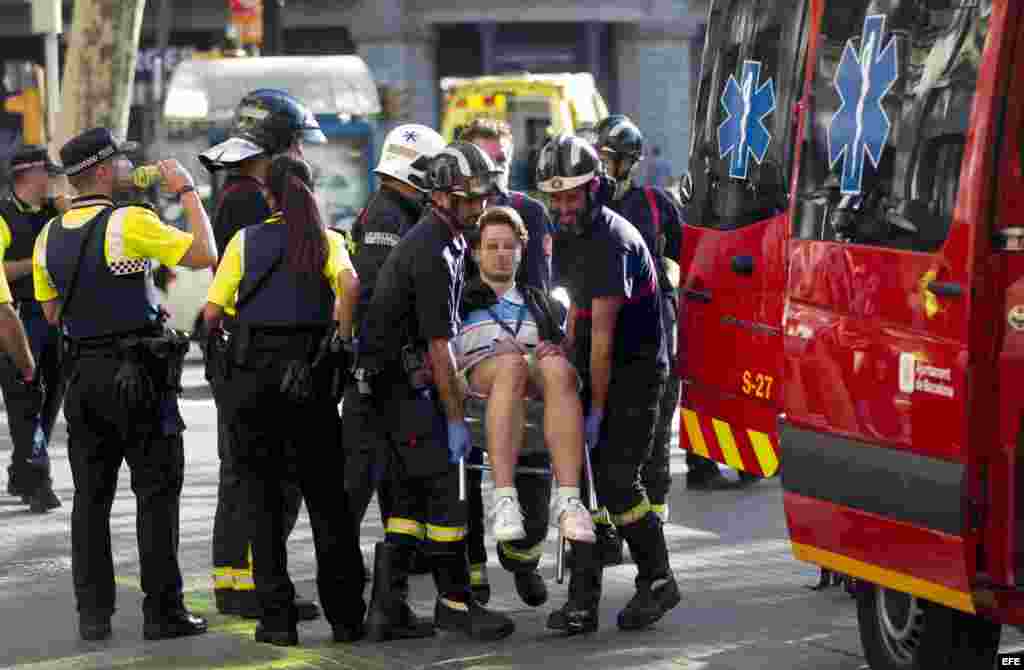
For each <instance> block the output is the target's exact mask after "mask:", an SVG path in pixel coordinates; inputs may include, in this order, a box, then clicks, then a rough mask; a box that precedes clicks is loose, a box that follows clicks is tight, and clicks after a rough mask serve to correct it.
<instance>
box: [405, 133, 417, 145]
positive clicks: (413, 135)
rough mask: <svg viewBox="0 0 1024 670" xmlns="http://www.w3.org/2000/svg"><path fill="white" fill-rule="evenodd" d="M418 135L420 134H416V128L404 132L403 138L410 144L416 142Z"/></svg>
mask: <svg viewBox="0 0 1024 670" xmlns="http://www.w3.org/2000/svg"><path fill="white" fill-rule="evenodd" d="M417 137H419V135H417V134H416V131H415V130H407V131H405V132H404V133H402V139H403V140H405V141H406V142H408V143H410V144H412V143H413V142H415V141H416V138H417Z"/></svg>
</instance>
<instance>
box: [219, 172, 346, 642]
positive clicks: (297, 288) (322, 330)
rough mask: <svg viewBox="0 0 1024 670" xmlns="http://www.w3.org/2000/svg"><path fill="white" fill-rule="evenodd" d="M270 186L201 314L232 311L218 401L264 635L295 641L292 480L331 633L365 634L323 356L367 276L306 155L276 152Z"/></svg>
mask: <svg viewBox="0 0 1024 670" xmlns="http://www.w3.org/2000/svg"><path fill="white" fill-rule="evenodd" d="M266 187H267V189H266V190H267V196H268V197H267V200H268V202H269V204H270V209H271V211H272V212H274V213H273V214H272V215H271V216H270V217H269V218H268V219H267V220H266V221H264V222H263V223H260V224H257V225H254V226H249V227H247V228H243V229H242V230H241V231H239V232H238V233H237V234H236V235H235V236H234V237H233V238H232V239H231V241H230V242H229V243H228V247H227V249H226V250H225V253H224V256H223V260H222V262H221V264H220V266H219V267H218V268H217V274H216V277H215V278H214V281H213V285H212V286H211V287H210V292H209V295H208V297H207V304H206V308H205V310H204V314H203V316H204V319H205V320H206V324H207V327H209V328H212V329H215V328H217V327H219V326H220V322H221V320H222V319H223V317H224V315H225V314H233V315H234V316H235V324H236V325H235V332H234V333H233V334H232V338H233V342H232V343H231V346H230V356H229V358H230V362H229V364H228V367H229V368H230V369H229V370H228V371H227V373H226V374H225V375H224V377H225V378H224V380H223V381H222V382H221V383H220V384H219V387H220V393H219V394H218V403H219V405H220V408H221V410H222V411H223V412H224V413H225V415H226V416H227V418H228V425H229V430H230V432H231V437H232V440H231V442H232V444H233V448H234V450H235V452H236V453H235V454H234V457H235V461H236V464H237V472H238V475H239V477H240V479H241V480H242V488H243V490H244V491H245V496H244V499H245V501H246V502H245V505H246V510H245V511H246V519H247V521H248V524H249V526H250V533H251V535H250V537H251V538H252V552H253V577H254V580H255V583H256V593H257V595H258V597H259V601H260V606H261V609H262V613H261V616H260V622H259V625H258V626H257V627H256V640H257V641H260V642H268V643H271V644H276V645H294V644H297V643H298V630H297V626H296V623H297V612H296V609H295V605H294V598H295V588H294V586H293V585H292V582H291V579H290V578H289V577H288V568H287V557H288V552H287V548H286V546H285V532H284V531H285V528H284V520H283V514H282V504H281V500H280V498H281V495H282V493H281V492H282V484H283V483H284V482H286V481H288V480H292V481H295V482H297V483H298V485H299V487H300V488H301V490H302V494H303V497H304V498H305V500H306V507H307V510H308V512H309V519H310V525H311V526H312V530H313V544H314V546H315V549H316V558H317V589H318V591H319V596H320V602H321V605H322V606H323V609H324V614H325V616H326V618H327V620H328V622H330V624H331V626H332V628H333V630H334V639H335V641H338V642H351V641H354V640H356V639H359V638H360V637H362V635H363V614H364V612H365V605H364V601H363V585H364V581H365V576H364V573H363V562H362V554H361V553H360V550H359V538H358V536H357V534H356V533H354V532H352V529H353V528H354V522H353V520H352V515H351V512H350V509H349V502H348V499H347V497H346V495H345V493H344V491H343V490H341V489H340V487H338V486H337V482H338V481H339V476H340V474H341V472H342V468H343V461H342V458H341V454H342V452H341V450H340V449H338V448H337V446H336V445H335V444H334V440H333V439H332V437H331V436H334V435H337V434H338V433H339V431H338V425H339V416H338V403H337V401H336V400H335V399H334V396H333V394H332V393H331V389H330V380H331V377H332V375H331V374H324V365H322V364H321V360H320V357H319V356H318V354H319V353H321V352H322V351H323V350H324V349H323V345H324V343H325V342H326V341H327V340H328V339H330V340H332V344H335V345H338V344H340V343H339V342H338V340H343V341H347V340H349V339H350V338H351V334H352V313H353V309H354V306H355V302H356V300H357V297H358V294H359V280H358V278H357V277H356V274H355V270H354V269H353V268H352V262H351V260H350V259H349V257H348V252H347V251H346V250H345V244H344V239H343V238H342V236H341V235H340V234H338V233H336V232H334V231H329V230H327V229H326V228H325V227H324V225H323V220H322V219H321V217H320V212H319V210H318V208H317V204H316V199H315V197H314V196H313V190H312V188H313V174H312V170H311V169H310V167H309V164H308V163H306V162H305V161H303V160H301V159H297V158H294V157H292V156H289V155H282V156H278V157H277V158H275V159H274V161H273V163H272V164H271V166H270V171H269V173H268V178H267V182H266ZM309 436H316V437H318V438H320V439H319V440H317V439H309ZM325 438H326V441H324V440H325ZM339 491H341V493H339Z"/></svg>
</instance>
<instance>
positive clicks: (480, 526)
mask: <svg viewBox="0 0 1024 670" xmlns="http://www.w3.org/2000/svg"><path fill="white" fill-rule="evenodd" d="M481 416H482V415H481ZM543 418H544V417H543V405H541V404H540V403H530V404H528V405H527V416H526V428H525V430H524V433H523V449H522V450H521V451H520V454H519V463H518V464H519V466H521V467H525V468H546V469H550V467H551V457H550V455H549V453H548V451H547V449H546V448H545V446H544V430H543ZM470 434H471V435H472V437H473V444H474V447H475V448H474V449H473V451H472V452H471V453H470V458H469V459H468V462H469V463H471V464H475V465H480V464H481V463H483V454H484V450H485V448H486V438H485V433H484V424H483V420H480V421H475V422H473V423H471V424H470ZM551 479H552V478H551V477H549V476H543V475H536V474H527V473H524V472H517V473H516V477H515V486H516V493H517V494H518V496H519V505H520V507H521V508H522V510H523V528H524V529H525V530H526V537H524V538H523V539H522V540H515V541H512V542H499V543H498V561H499V562H500V563H501V567H503V568H505V569H506V570H508V571H509V572H514V573H524V572H534V571H535V570H536V569H537V566H539V565H540V559H541V557H542V556H543V550H544V541H545V540H546V539H547V536H548V524H549V523H550V521H551V508H550V502H551ZM467 480H468V484H469V485H468V487H467V493H466V501H467V503H468V505H469V509H468V512H467V514H468V520H467V521H468V523H467V535H466V544H467V552H468V554H469V569H470V580H471V581H472V583H473V586H477V585H478V584H482V583H484V582H483V580H484V579H486V573H485V572H484V567H485V566H486V565H487V548H486V546H485V545H484V534H485V532H486V528H485V523H484V500H483V490H482V488H481V485H482V481H483V476H482V473H481V472H480V471H479V470H470V471H469V472H468V474H467Z"/></svg>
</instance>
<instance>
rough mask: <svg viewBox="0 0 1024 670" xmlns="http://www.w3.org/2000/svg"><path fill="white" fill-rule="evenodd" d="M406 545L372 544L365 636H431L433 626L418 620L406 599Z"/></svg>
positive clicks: (397, 638) (387, 638)
mask: <svg viewBox="0 0 1024 670" xmlns="http://www.w3.org/2000/svg"><path fill="white" fill-rule="evenodd" d="M408 551H409V549H408V548H406V547H399V546H397V545H393V544H389V543H387V542H378V543H377V544H376V545H374V548H373V595H372V597H371V599H370V609H369V611H368V613H367V615H366V637H367V638H368V639H370V640H373V641H375V642H383V641H385V640H402V639H410V638H421V637H430V636H431V635H433V634H434V627H433V626H432V625H431V624H430V623H429V622H421V621H420V620H419V619H418V618H417V617H416V615H415V614H414V613H413V611H412V609H411V608H410V607H409V603H408V602H407V601H406V597H407V595H408V588H409V585H408V579H407V576H406V560H407V559H406V558H405V555H407V553H408Z"/></svg>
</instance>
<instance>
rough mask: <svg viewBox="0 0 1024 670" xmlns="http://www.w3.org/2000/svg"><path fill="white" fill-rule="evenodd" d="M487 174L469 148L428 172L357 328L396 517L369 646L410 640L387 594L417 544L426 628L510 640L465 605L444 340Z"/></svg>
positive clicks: (458, 413) (490, 178)
mask: <svg viewBox="0 0 1024 670" xmlns="http://www.w3.org/2000/svg"><path fill="white" fill-rule="evenodd" d="M497 172H498V171H497V168H495V166H494V163H493V162H491V159H490V158H489V157H488V156H487V154H485V153H484V152H483V151H481V150H480V149H479V148H478V147H476V146H475V145H473V144H470V143H468V142H455V143H453V144H451V145H449V146H448V147H447V148H446V149H445V150H444V151H442V152H441V153H439V154H438V155H437V156H436V157H435V158H434V160H433V161H432V162H431V165H430V168H429V170H428V175H427V181H428V184H429V186H430V188H431V201H430V205H429V207H428V209H427V211H426V213H425V214H424V216H423V218H422V219H421V220H420V222H419V223H417V224H416V225H415V226H414V227H413V229H412V230H410V231H409V232H408V233H407V234H406V236H405V237H404V238H402V240H401V241H400V242H399V243H398V246H396V247H395V248H394V249H393V250H392V252H391V254H390V255H389V256H388V259H387V260H386V261H385V262H384V266H383V267H382V268H381V271H380V274H379V275H378V277H377V286H376V288H375V289H374V293H373V297H372V299H371V301H370V305H369V307H368V308H367V310H366V314H365V317H364V319H363V324H362V330H361V332H360V342H359V364H358V367H357V370H356V374H357V378H359V379H361V380H362V383H363V384H364V385H365V386H364V389H365V390H367V391H369V392H370V393H372V396H373V401H374V406H375V408H376V409H377V413H378V415H379V421H380V423H379V429H380V430H382V431H386V432H387V438H388V440H389V443H390V448H391V449H392V453H393V455H394V457H395V461H394V463H393V466H392V467H391V473H392V477H393V481H392V496H393V504H394V505H395V508H394V509H393V510H392V514H391V516H390V517H388V521H387V535H386V539H385V541H384V542H380V543H378V544H377V545H376V547H375V552H374V570H373V598H372V600H371V602H370V611H369V614H368V615H367V632H368V635H369V636H370V637H371V639H377V640H383V639H390V638H393V637H397V636H404V637H409V636H413V635H416V634H418V633H419V632H420V629H419V627H418V624H417V622H416V621H415V616H414V615H413V614H412V612H411V610H410V609H409V605H408V603H407V602H406V595H405V592H404V590H403V589H402V588H401V587H400V586H399V587H397V588H396V585H397V584H398V583H399V582H400V580H401V577H402V575H403V574H404V573H405V571H406V566H408V562H409V556H410V554H411V552H412V551H413V549H414V548H415V547H416V546H417V545H418V544H419V543H421V542H423V543H424V552H425V553H426V554H427V556H428V559H429V561H430V564H431V568H432V572H433V576H434V583H435V585H436V586H437V592H438V598H437V602H436V605H435V608H434V625H435V626H436V627H438V628H440V629H442V630H452V631H460V632H463V633H465V634H467V635H470V636H471V637H474V638H477V639H485V640H493V639H500V638H503V637H505V636H507V635H509V634H510V633H511V632H512V631H513V629H514V628H515V626H514V624H513V622H512V621H511V620H510V619H509V618H508V617H505V616H503V615H501V614H497V613H493V612H490V611H488V610H487V609H485V608H484V607H483V606H482V605H480V604H479V603H478V602H476V600H475V599H474V598H473V596H472V593H471V591H470V583H469V566H468V563H467V561H466V548H465V535H466V525H465V524H466V504H465V502H464V501H462V500H460V495H459V489H460V477H459V467H458V464H459V462H460V461H462V460H463V459H464V458H465V456H466V455H467V453H468V452H469V448H470V437H469V429H468V428H467V426H466V422H465V416H464V410H463V398H462V395H461V389H460V387H459V384H458V379H457V373H456V368H455V360H454V357H453V354H452V349H451V340H452V339H453V338H454V337H455V335H456V334H457V332H458V310H459V302H460V300H461V293H462V283H463V259H464V255H465V249H466V243H465V240H464V239H463V232H464V231H465V230H466V229H468V228H471V227H473V226H474V225H475V224H476V220H477V217H478V216H479V215H480V213H481V212H482V211H483V209H484V207H485V206H486V205H487V200H488V197H489V196H490V195H491V193H492V192H493V190H494V188H495V180H496V177H497Z"/></svg>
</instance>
